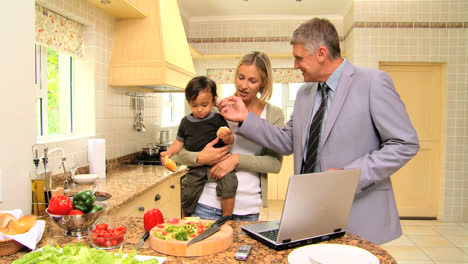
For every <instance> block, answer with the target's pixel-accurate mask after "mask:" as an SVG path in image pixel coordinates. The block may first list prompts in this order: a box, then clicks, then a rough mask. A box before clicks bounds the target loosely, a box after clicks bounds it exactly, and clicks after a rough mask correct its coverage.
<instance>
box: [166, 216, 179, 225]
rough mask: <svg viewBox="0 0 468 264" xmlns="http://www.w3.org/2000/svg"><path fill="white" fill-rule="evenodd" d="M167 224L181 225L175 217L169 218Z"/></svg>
mask: <svg viewBox="0 0 468 264" xmlns="http://www.w3.org/2000/svg"><path fill="white" fill-rule="evenodd" d="M167 222H168V223H169V224H178V223H179V219H177V218H175V217H172V218H169V219H167Z"/></svg>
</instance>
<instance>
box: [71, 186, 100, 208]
mask: <svg viewBox="0 0 468 264" xmlns="http://www.w3.org/2000/svg"><path fill="white" fill-rule="evenodd" d="M95 200H96V196H94V194H93V192H92V191H89V190H88V191H81V192H79V193H77V194H75V196H73V206H74V207H75V208H76V209H78V210H81V211H82V212H83V213H88V212H89V211H90V210H91V209H92V208H93V205H94V201H95Z"/></svg>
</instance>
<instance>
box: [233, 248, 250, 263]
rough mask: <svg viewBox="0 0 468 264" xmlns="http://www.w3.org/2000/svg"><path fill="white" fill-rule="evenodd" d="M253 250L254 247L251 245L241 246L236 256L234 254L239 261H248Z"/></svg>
mask: <svg viewBox="0 0 468 264" xmlns="http://www.w3.org/2000/svg"><path fill="white" fill-rule="evenodd" d="M251 249H252V246H250V245H242V246H240V247H239V249H238V250H237V251H236V254H234V258H235V259H237V260H247V258H248V257H249V254H250V250H251Z"/></svg>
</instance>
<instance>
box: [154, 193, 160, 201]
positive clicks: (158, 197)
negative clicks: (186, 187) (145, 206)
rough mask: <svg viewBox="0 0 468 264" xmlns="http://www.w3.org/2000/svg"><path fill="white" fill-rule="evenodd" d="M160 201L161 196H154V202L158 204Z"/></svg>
mask: <svg viewBox="0 0 468 264" xmlns="http://www.w3.org/2000/svg"><path fill="white" fill-rule="evenodd" d="M159 200H161V195H159V194H156V196H154V201H155V202H156V201H159Z"/></svg>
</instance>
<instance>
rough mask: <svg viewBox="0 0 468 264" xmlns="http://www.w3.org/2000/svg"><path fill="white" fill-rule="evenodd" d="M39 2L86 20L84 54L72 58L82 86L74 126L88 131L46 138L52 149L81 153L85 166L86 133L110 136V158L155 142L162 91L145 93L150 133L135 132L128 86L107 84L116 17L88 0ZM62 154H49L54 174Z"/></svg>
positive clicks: (70, 154) (78, 155) (77, 81)
mask: <svg viewBox="0 0 468 264" xmlns="http://www.w3.org/2000/svg"><path fill="white" fill-rule="evenodd" d="M36 3H37V4H38V5H41V6H44V7H46V8H48V9H50V10H52V11H54V12H57V13H59V14H61V15H63V16H65V17H68V18H70V19H73V20H75V21H77V22H79V23H81V24H83V25H84V32H83V34H84V43H83V56H82V57H81V58H75V60H74V61H75V64H76V66H75V80H74V87H75V88H76V91H79V95H78V96H76V98H77V99H78V102H77V103H76V105H77V106H78V107H79V110H78V111H75V113H74V115H76V116H74V117H76V120H79V121H80V123H79V124H77V126H76V128H77V129H78V130H79V131H78V132H79V134H80V135H84V136H83V137H78V138H71V139H66V140H61V141H57V142H53V143H47V145H48V147H49V149H52V148H55V147H60V148H62V149H64V150H65V153H66V156H67V158H72V157H73V158H77V159H78V160H79V162H80V164H81V165H86V164H87V163H88V161H87V146H88V144H87V140H88V138H104V139H105V140H106V159H107V160H113V159H116V158H119V157H122V156H125V155H128V154H131V153H135V152H140V151H141V148H142V147H144V146H146V145H147V144H148V143H157V141H158V135H159V133H158V131H159V129H160V120H161V118H160V115H161V114H160V112H161V109H160V105H161V103H160V102H161V96H160V95H159V94H146V97H145V99H144V103H145V109H144V112H143V114H144V122H145V125H146V132H145V133H143V132H137V131H136V130H135V129H134V127H133V124H134V122H135V117H136V116H137V115H138V112H137V111H135V109H134V107H133V104H132V98H131V97H130V96H129V95H127V93H128V92H129V91H130V90H127V89H122V88H113V87H110V86H109V85H108V84H107V83H108V73H109V60H110V55H111V52H112V41H113V35H114V25H115V18H113V17H112V16H110V15H109V14H107V13H105V12H103V11H101V10H100V9H99V8H97V7H95V6H94V5H92V4H91V3H89V2H88V1H86V0H75V1H68V0H37V1H36ZM175 129H176V128H174V127H172V128H170V132H171V133H170V138H174V137H175V133H176V132H175V131H174V130H175ZM59 158H60V157H59V155H58V154H52V155H51V157H50V159H49V167H50V168H51V169H52V172H53V174H55V173H60V170H59V168H58V167H59Z"/></svg>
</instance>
